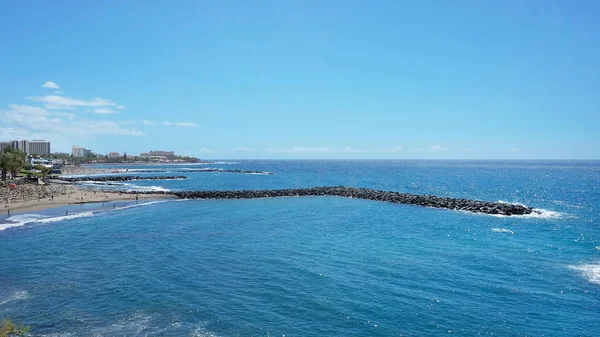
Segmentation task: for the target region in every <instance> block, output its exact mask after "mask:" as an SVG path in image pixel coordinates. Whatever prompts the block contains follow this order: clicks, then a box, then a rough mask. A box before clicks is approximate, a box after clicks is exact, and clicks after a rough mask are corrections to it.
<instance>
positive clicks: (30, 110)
mask: <svg viewBox="0 0 600 337" xmlns="http://www.w3.org/2000/svg"><path fill="white" fill-rule="evenodd" d="M8 107H9V108H10V110H8V111H11V112H12V113H14V114H23V115H35V116H47V115H49V114H50V113H49V112H48V111H47V110H45V109H42V108H40V107H37V106H31V105H18V104H9V105H8Z"/></svg>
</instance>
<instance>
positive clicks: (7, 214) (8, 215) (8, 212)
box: [6, 208, 10, 219]
mask: <svg viewBox="0 0 600 337" xmlns="http://www.w3.org/2000/svg"><path fill="white" fill-rule="evenodd" d="M6 218H7V219H8V218H10V208H9V209H8V211H7V212H6Z"/></svg>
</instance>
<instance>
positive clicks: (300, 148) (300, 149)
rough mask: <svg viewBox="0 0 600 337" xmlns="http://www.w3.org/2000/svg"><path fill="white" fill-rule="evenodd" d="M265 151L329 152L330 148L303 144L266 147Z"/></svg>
mask: <svg viewBox="0 0 600 337" xmlns="http://www.w3.org/2000/svg"><path fill="white" fill-rule="evenodd" d="M267 152H270V153H328V152H331V148H329V147H303V146H294V147H292V148H283V149H277V148H268V149H267Z"/></svg>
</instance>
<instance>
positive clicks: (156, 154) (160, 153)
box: [148, 151, 175, 159]
mask: <svg viewBox="0 0 600 337" xmlns="http://www.w3.org/2000/svg"><path fill="white" fill-rule="evenodd" d="M148 154H149V155H150V157H166V158H167V159H173V158H175V152H173V151H150V152H149V153H148Z"/></svg>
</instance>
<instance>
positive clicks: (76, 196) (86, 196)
mask: <svg viewBox="0 0 600 337" xmlns="http://www.w3.org/2000/svg"><path fill="white" fill-rule="evenodd" d="M68 187H69V189H68V191H67V192H66V193H65V194H60V195H54V198H52V197H51V196H50V197H44V198H39V199H32V200H21V201H16V202H9V203H8V207H6V205H7V204H4V205H3V206H4V207H3V208H2V210H3V212H4V213H2V215H1V216H3V217H5V216H7V215H8V213H7V212H8V210H10V214H11V215H13V214H16V213H27V212H32V211H43V210H46V209H50V208H56V207H63V206H70V205H81V204H92V203H102V202H116V201H135V200H136V197H137V198H138V199H139V200H156V199H175V198H176V197H175V196H173V195H170V194H131V193H127V192H112V191H111V192H101V191H98V190H93V189H86V188H81V187H78V186H73V185H70V184H69V185H68ZM9 219H10V218H9Z"/></svg>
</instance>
